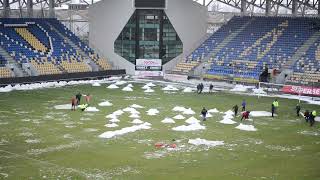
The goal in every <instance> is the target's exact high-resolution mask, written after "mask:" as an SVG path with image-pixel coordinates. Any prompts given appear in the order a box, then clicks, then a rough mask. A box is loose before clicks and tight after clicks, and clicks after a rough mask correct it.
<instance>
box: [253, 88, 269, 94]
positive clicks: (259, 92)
mask: <svg viewBox="0 0 320 180" xmlns="http://www.w3.org/2000/svg"><path fill="white" fill-rule="evenodd" d="M252 91H253V93H255V94H267V93H266V92H265V91H264V90H263V89H262V88H260V89H257V88H254V89H252Z"/></svg>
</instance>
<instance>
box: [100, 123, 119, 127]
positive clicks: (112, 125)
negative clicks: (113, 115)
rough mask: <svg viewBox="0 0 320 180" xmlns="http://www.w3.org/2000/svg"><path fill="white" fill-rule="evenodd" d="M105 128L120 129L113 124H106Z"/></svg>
mask: <svg viewBox="0 0 320 180" xmlns="http://www.w3.org/2000/svg"><path fill="white" fill-rule="evenodd" d="M104 126H105V127H108V128H114V127H118V126H119V125H118V124H116V123H111V124H106V125H104Z"/></svg>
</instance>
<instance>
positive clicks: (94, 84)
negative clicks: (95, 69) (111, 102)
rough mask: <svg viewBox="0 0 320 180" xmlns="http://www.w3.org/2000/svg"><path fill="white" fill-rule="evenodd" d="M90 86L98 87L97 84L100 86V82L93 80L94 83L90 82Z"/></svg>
mask: <svg viewBox="0 0 320 180" xmlns="http://www.w3.org/2000/svg"><path fill="white" fill-rule="evenodd" d="M92 86H93V87H99V86H101V84H100V83H98V82H95V83H93V84H92Z"/></svg>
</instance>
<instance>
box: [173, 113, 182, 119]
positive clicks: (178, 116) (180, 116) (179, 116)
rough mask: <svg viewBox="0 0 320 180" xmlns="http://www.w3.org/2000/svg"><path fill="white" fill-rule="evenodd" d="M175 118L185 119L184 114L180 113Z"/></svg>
mask: <svg viewBox="0 0 320 180" xmlns="http://www.w3.org/2000/svg"><path fill="white" fill-rule="evenodd" d="M173 119H185V117H184V116H182V115H181V114H178V115H176V116H174V117H173Z"/></svg>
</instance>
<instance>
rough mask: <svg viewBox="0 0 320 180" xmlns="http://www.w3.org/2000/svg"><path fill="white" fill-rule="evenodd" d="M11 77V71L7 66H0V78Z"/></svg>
mask: <svg viewBox="0 0 320 180" xmlns="http://www.w3.org/2000/svg"><path fill="white" fill-rule="evenodd" d="M8 77H13V72H12V71H11V70H10V69H9V68H7V67H1V66H0V78H8Z"/></svg>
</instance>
